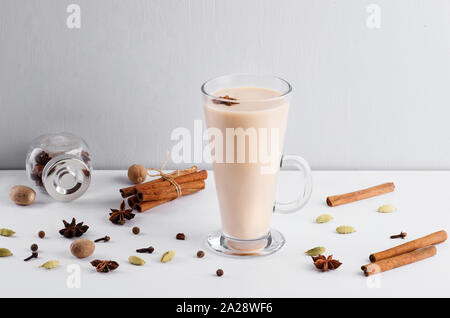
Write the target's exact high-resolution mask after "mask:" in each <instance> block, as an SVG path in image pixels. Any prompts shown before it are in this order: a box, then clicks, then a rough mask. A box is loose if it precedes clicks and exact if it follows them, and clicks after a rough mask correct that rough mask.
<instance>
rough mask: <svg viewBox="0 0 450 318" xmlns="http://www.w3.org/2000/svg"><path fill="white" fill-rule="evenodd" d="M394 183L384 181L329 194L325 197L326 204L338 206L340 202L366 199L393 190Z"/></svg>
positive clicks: (345, 202)
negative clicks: (357, 188)
mask: <svg viewBox="0 0 450 318" xmlns="http://www.w3.org/2000/svg"><path fill="white" fill-rule="evenodd" d="M394 189H395V185H394V183H393V182H389V183H384V184H380V185H377V186H375V187H371V188H367V189H363V190H358V191H355V192H350V193H345V194H338V195H333V196H329V197H328V198H327V204H328V206H331V207H333V206H338V205H342V204H347V203H351V202H355V201H359V200H363V199H368V198H371V197H374V196H377V195H381V194H385V193H389V192H392V191H394Z"/></svg>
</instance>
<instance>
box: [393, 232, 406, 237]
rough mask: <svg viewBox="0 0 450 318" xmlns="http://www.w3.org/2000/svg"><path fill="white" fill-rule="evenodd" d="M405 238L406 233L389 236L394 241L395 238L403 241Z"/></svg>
mask: <svg viewBox="0 0 450 318" xmlns="http://www.w3.org/2000/svg"><path fill="white" fill-rule="evenodd" d="M405 237H406V232H401V233H400V234H397V235H391V239H396V238H401V239H404V238H405Z"/></svg>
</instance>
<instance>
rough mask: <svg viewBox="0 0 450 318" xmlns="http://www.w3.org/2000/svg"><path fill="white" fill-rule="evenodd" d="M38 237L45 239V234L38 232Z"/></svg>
mask: <svg viewBox="0 0 450 318" xmlns="http://www.w3.org/2000/svg"><path fill="white" fill-rule="evenodd" d="M38 236H39V238H41V239H43V238H44V237H45V232H44V231H39V233H38Z"/></svg>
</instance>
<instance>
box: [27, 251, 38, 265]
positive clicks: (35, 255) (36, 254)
mask: <svg viewBox="0 0 450 318" xmlns="http://www.w3.org/2000/svg"><path fill="white" fill-rule="evenodd" d="M38 256H39V253H38V252H37V251H34V252H33V253H31V255H30V256H28V257H27V258H25V259H24V261H25V262H27V261H29V260H30V259H32V258H37V257H38Z"/></svg>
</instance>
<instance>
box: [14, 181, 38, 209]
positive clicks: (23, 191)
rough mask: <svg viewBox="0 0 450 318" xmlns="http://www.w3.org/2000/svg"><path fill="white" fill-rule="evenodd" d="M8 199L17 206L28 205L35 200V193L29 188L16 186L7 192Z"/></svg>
mask: <svg viewBox="0 0 450 318" xmlns="http://www.w3.org/2000/svg"><path fill="white" fill-rule="evenodd" d="M9 197H10V198H11V200H12V201H13V202H14V203H15V204H17V205H30V204H31V203H33V202H34V200H35V199H36V192H35V191H34V190H33V189H31V188H29V187H26V186H23V185H16V186H14V187H12V188H11V190H10V191H9Z"/></svg>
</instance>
